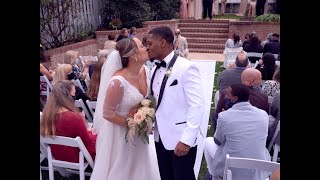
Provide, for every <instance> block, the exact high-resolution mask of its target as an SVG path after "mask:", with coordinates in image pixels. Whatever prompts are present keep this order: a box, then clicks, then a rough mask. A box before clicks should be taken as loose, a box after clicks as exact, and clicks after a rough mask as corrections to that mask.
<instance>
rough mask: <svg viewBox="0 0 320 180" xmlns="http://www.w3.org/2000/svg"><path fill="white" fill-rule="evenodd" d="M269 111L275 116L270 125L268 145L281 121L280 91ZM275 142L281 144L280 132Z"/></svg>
mask: <svg viewBox="0 0 320 180" xmlns="http://www.w3.org/2000/svg"><path fill="white" fill-rule="evenodd" d="M269 112H270V115H271V116H272V117H274V122H273V123H272V124H270V125H269V130H268V138H267V145H268V144H269V142H270V140H271V139H272V137H273V134H274V132H275V131H276V128H277V125H278V122H279V121H280V91H277V92H276V94H275V96H274V99H273V102H272V103H271V106H270V111H269ZM275 142H276V143H277V144H280V134H278V136H277V137H276V139H275Z"/></svg>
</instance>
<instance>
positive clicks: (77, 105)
mask: <svg viewBox="0 0 320 180" xmlns="http://www.w3.org/2000/svg"><path fill="white" fill-rule="evenodd" d="M74 105H75V106H76V107H78V108H81V109H82V110H83V112H84V114H85V115H86V117H87V121H88V122H92V116H91V115H90V113H89V111H88V109H87V107H86V105H85V104H84V102H83V100H82V99H79V100H75V101H74Z"/></svg>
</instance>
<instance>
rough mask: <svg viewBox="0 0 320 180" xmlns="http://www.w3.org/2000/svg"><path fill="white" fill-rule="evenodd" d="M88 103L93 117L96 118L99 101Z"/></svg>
mask: <svg viewBox="0 0 320 180" xmlns="http://www.w3.org/2000/svg"><path fill="white" fill-rule="evenodd" d="M86 103H87V105H88V107H89V111H90V112H91V114H92V117H94V111H95V109H96V105H97V101H89V100H87V101H86ZM92 119H93V118H92Z"/></svg>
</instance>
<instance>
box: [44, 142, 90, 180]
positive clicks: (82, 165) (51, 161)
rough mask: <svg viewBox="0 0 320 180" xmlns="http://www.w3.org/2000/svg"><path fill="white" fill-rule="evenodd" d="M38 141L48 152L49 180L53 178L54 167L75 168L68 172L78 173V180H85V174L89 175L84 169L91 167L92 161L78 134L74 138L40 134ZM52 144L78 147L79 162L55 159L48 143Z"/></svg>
mask: <svg viewBox="0 0 320 180" xmlns="http://www.w3.org/2000/svg"><path fill="white" fill-rule="evenodd" d="M40 143H41V144H43V145H44V147H45V148H46V150H47V153H48V157H47V158H48V166H49V180H54V169H53V168H54V167H57V168H66V169H72V170H77V171H68V172H73V173H79V176H80V180H85V175H89V176H90V175H91V173H85V169H86V168H87V167H88V166H89V165H90V167H91V168H92V169H93V167H94V161H93V159H92V158H91V156H90V154H89V152H88V150H87V148H86V147H85V145H84V144H83V142H82V140H81V138H80V137H79V136H77V137H76V138H70V137H63V136H55V137H53V138H51V137H43V136H40ZM52 144H55V145H63V146H68V147H77V148H79V149H80V151H79V163H74V162H68V161H62V160H56V159H55V158H54V157H53V155H52V152H51V147H50V145H52ZM85 161H86V162H85Z"/></svg>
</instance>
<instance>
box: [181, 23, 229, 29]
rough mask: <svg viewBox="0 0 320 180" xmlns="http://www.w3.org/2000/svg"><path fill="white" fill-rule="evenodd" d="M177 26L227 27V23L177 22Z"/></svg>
mask: <svg viewBox="0 0 320 180" xmlns="http://www.w3.org/2000/svg"><path fill="white" fill-rule="evenodd" d="M178 27H179V28H182V27H196V28H199V27H201V28H229V23H206V24H201V23H179V24H178Z"/></svg>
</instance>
